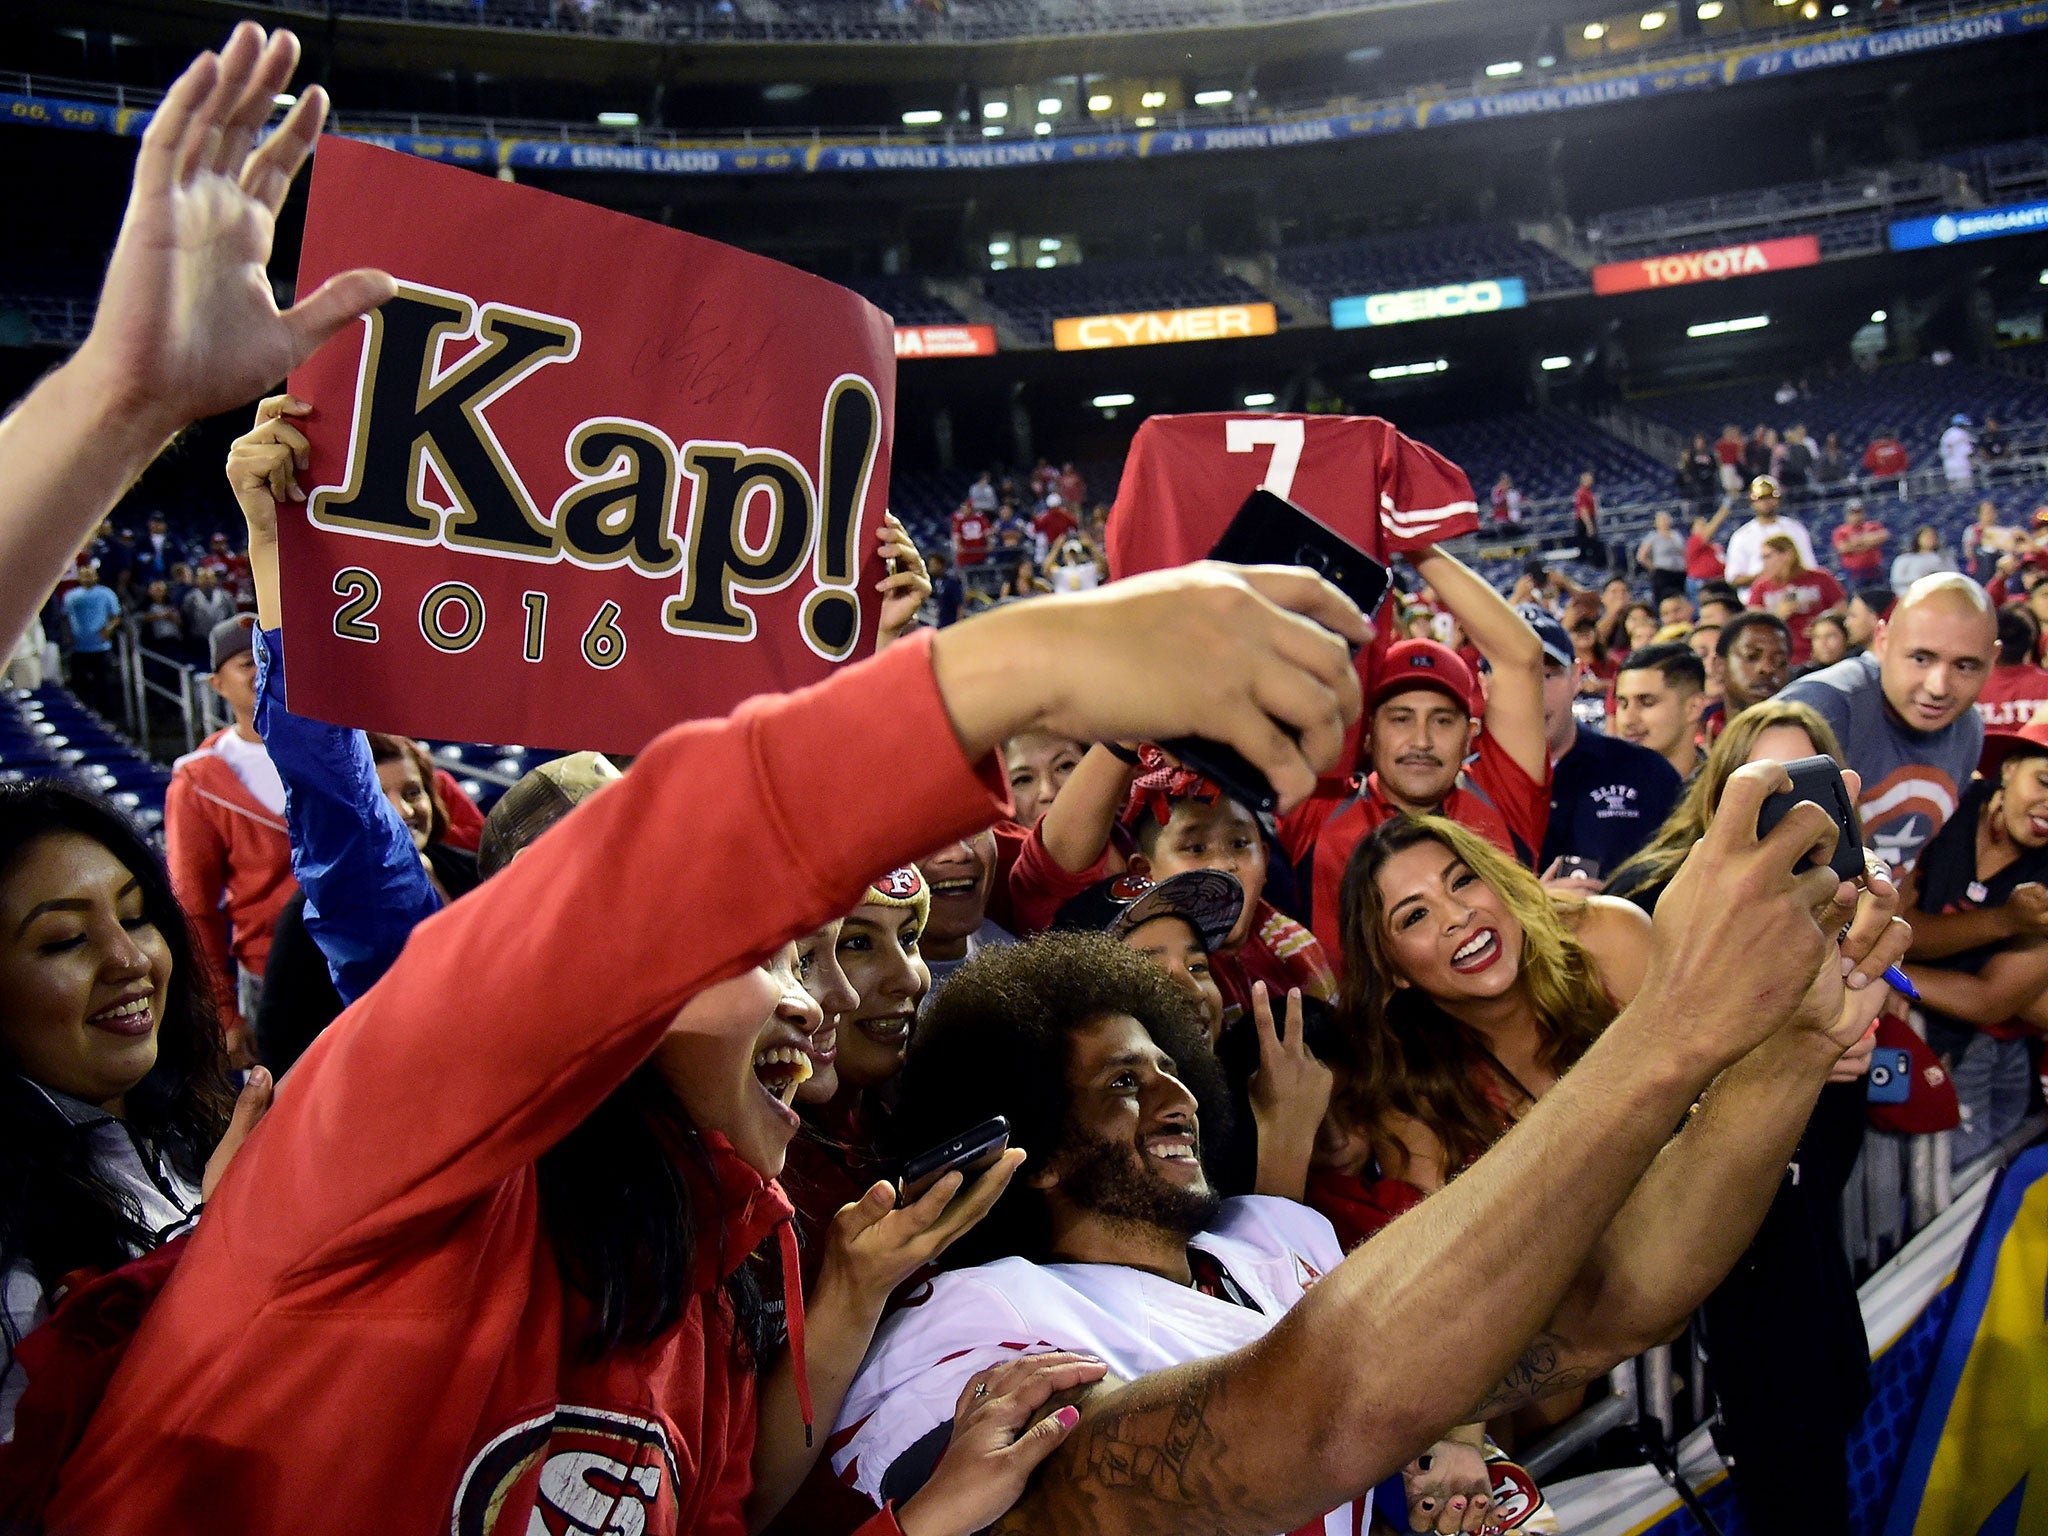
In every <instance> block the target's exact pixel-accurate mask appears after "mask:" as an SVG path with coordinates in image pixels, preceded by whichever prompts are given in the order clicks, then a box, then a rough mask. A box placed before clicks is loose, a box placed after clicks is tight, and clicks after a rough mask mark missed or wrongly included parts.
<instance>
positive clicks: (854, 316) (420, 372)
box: [281, 138, 895, 752]
mask: <svg viewBox="0 0 2048 1536" xmlns="http://www.w3.org/2000/svg"><path fill="white" fill-rule="evenodd" d="M354 266H380V267H383V268H385V269H386V270H388V271H390V272H391V273H392V274H393V275H394V276H395V277H397V279H398V280H399V291H398V295H397V297H396V298H394V299H393V300H391V302H390V303H388V304H386V305H384V306H383V308H381V309H380V310H378V311H377V312H376V313H374V314H372V315H370V316H369V317H368V318H367V319H366V320H365V321H364V322H363V323H362V324H361V325H359V326H357V327H355V328H354V329H353V330H352V331H351V332H349V333H346V334H345V335H344V337H342V338H341V339H338V340H336V341H335V342H333V343H332V344H330V345H329V346H328V347H326V348H324V349H323V350H322V351H321V352H320V353H319V355H317V356H316V357H314V358H313V359H312V360H311V361H310V362H309V363H307V364H306V366H305V367H304V368H302V369H301V370H300V371H299V372H298V373H297V374H295V375H294V376H293V379H292V391H293V393H295V394H297V395H298V396H299V397H300V398H301V399H305V400H308V401H311V402H312V403H313V405H314V406H315V408H316V409H315V413H314V415H313V416H312V417H311V418H310V419H309V421H308V423H307V435H308V436H309V437H310V438H311V440H312V443H313V458H312V464H311V468H310V471H309V472H308V473H307V474H306V475H304V476H302V477H301V478H302V482H303V484H304V486H305V488H306V491H307V501H306V505H305V508H304V515H303V517H300V516H296V515H293V514H292V512H291V511H290V510H289V509H287V511H286V514H285V516H284V519H283V527H282V530H281V534H282V538H283V541H284V543H283V551H282V555H283V567H284V570H283V575H284V611H285V638H286V652H287V656H288V659H289V665H288V668H287V688H288V692H289V698H290V702H291V705H292V707H293V708H294V709H296V710H298V711H299V712H301V713H303V714H309V715H314V716H318V717H320V718H323V719H329V720H337V721H342V722H344V723H347V724H350V725H361V726H365V727H368V728H370V729H382V730H390V731H398V732H404V733H407V734H411V735H416V736H435V737H448V738H454V739H457V740H466V741H487V742H519V743H523V744H528V745H535V746H553V747H597V748H602V749H604V750H608V751H614V752H633V751H637V750H639V749H640V748H641V747H642V746H644V745H645V744H646V742H647V740H648V739H649V738H650V737H651V736H653V735H654V734H655V733H656V732H658V731H659V730H661V729H662V728H663V727H665V726H667V725H670V724H672V723H674V722H675V721H677V720H680V719H685V718H689V717H691V716H702V715H714V714H722V713H724V712H725V711H727V710H729V709H731V708H732V707H733V706H734V705H736V704H738V703H739V702H740V701H741V700H743V699H745V698H747V697H748V696H749V695H752V694H755V693H761V692H766V691H770V690H779V689H786V688H792V687H797V686H800V685H802V684H804V683H808V682H813V681H816V680H817V679H818V678H820V677H822V676H824V675H825V673H826V672H827V671H829V670H830V669H831V668H832V667H833V666H834V665H836V664H837V663H839V662H842V661H845V660H847V659H848V658H849V657H851V656H854V655H856V654H860V653H862V652H864V651H865V650H866V649H867V648H868V647H869V646H871V645H872V643H873V640H874V632H875V612H874V609H875V606H876V605H875V603H874V601H873V599H872V595H871V589H872V586H873V583H874V582H875V581H877V580H879V579H880V577H881V574H882V573H881V569H880V566H879V563H878V561H877V560H876V558H875V557H874V555H873V553H872V551H873V549H874V545H875V532H874V530H875V527H876V525H877V524H878V523H879V522H880V521H881V516H882V509H883V504H884V499H885V497H886V493H887V487H888V477H889V442H890V435H891V431H892V416H893V409H894V377H895V357H894V340H893V332H892V327H891V324H890V321H889V319H888V317H887V316H885V315H883V314H882V313H881V312H880V311H878V310H876V309H875V308H873V307H872V306H871V305H869V304H868V303H867V302H866V301H865V300H863V299H861V298H859V297H858V296H857V295H855V294H852V293H849V292H848V291H846V290H845V289H842V288H838V287H836V286H834V285H833V284H830V283H827V282H824V281H822V280H821V279H818V278H814V277H810V276H807V275H806V274H804V273H801V272H797V271H794V270H792V269H790V268H788V267H784V266H781V265H779V264H778V263H775V262H772V261H767V260H764V259H762V258H760V257H756V256H750V255H747V254H746V253H744V252H741V251H736V250H732V249H730V248H729V247H726V246H721V245H718V244H715V243H713V242H711V241H708V240H702V239H698V238H696V237H694V236H691V235H686V234H682V233H679V232H677V231H675V230H671V229H665V228H662V227H660V226H658V225H653V224H648V223H645V222H643V221H641V220H637V219H632V218H627V217H625V216H624V215H621V214H616V213H610V212H606V211H604V210H602V209H597V208H591V207H587V206H585V205H583V204H581V203H577V202H573V201H571V200H569V199H567V198H562V197H555V196H553V195H551V194H549V193H545V192H540V191H537V190H534V189H532V188H527V187H519V186H512V185H506V184H503V183H500V182H496V181H492V180H487V179H485V178H483V177H481V176H477V175H475V174H473V173H471V172H468V171H463V170H458V169H455V168H453V167H449V166H441V165H434V164H431V163H428V162H424V161H421V160H417V159H414V158H412V157H410V156H406V155H399V154H394V153H391V152H389V151H386V150H382V149H377V148H374V147H371V146H368V145H363V144H355V143H350V142H348V141H346V140H341V139H334V138H328V139H325V140H323V141H322V142H321V145H320V149H319V153H318V156H317V157H316V161H315V168H314V174H313V188H312V197H311V202H310V205H309V207H308V210H307V218H306V236H305V246H304V255H303V257H302V261H301V266H300V273H299V282H300V288H301V291H302V292H310V291H311V289H312V288H313V287H314V286H315V285H316V284H318V283H319V282H321V281H322V280H324V279H325V278H326V277H327V276H328V275H329V274H330V273H332V272H336V271H340V270H344V269H346V268H348V267H354ZM351 338H353V339H351Z"/></svg>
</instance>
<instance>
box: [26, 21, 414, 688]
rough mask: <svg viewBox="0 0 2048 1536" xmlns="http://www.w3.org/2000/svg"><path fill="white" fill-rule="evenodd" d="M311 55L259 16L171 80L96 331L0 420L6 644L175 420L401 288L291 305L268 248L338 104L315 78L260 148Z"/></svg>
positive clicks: (339, 283) (235, 394)
mask: <svg viewBox="0 0 2048 1536" xmlns="http://www.w3.org/2000/svg"><path fill="white" fill-rule="evenodd" d="M298 58H299V44H298V39H297V38H295V37H293V36H292V34H291V33H289V32H278V33H275V34H273V35H271V36H269V37H267V38H266V36H265V35H264V32H263V29H262V28H260V27H258V26H256V25H255V24H254V23H252V22H243V23H242V24H241V25H240V26H238V27H236V28H235V30H234V33H233V34H232V35H231V36H230V37H229V39H228V42H227V46H226V47H224V48H223V49H221V51H220V53H219V54H218V55H215V54H212V53H202V54H201V55H200V56H199V57H198V58H197V59H195V60H194V61H193V63H192V65H191V67H190V68H188V69H187V70H186V71H185V73H184V74H182V75H180V76H179V77H178V79H177V82H176V83H175V84H173V85H172V87H171V89H170V90H169V91H168V92H167V93H166V94H165V96H164V99H163V101H162V102H161V103H160V104H159V105H158V107H157V109H156V112H155V114H154V115H153V116H152V118H151V119H150V124H149V128H148V130H147V131H146V132H145V133H144V134H143V136H142V145H141V148H140V150H139V152H138V153H137V155H136V158H135V185H134V188H133V190H132V191H131V192H130V194H129V199H128V212H127V215H126V217H125V218H124V219H123V220H122V224H121V235H120V239H119V240H118V241H117V242H116V244H115V246H114V256H113V260H112V262H111V263H110V264H109V265H108V268H107V281H106V286H105V287H104V288H103V289H102V290H101V292H100V302H99V310H98V313H97V316H96V318H95V319H94V321H93V327H92V333H91V334H90V335H89V336H87V337H86V339H85V343H84V345H83V346H81V347H80V348H79V349H78V351H77V353H76V354H75V355H73V357H72V358H71V360H70V361H69V362H67V363H65V364H64V365H63V366H62V367H60V368H58V369H57V370H56V371H55V372H54V373H52V374H51V375H50V376H49V377H48V378H46V379H44V380H43V382H42V383H41V384H39V385H37V386H36V388H35V389H33V390H32V391H30V393H29V394H28V396H27V398H26V399H24V400H23V401H22V402H21V404H20V405H19V406H17V407H16V408H15V410H14V411H13V412H12V413H11V414H10V415H9V416H8V417H7V419H6V420H5V422H0V650H6V651H11V650H13V648H14V644H15V642H16V641H17V640H18V639H20V637H21V632H22V630H23V629H24V628H26V627H27V624H28V621H29V619H30V617H31V616H32V615H33V614H34V613H35V611H36V608H37V607H38V606H39V605H40V604H41V603H42V601H43V599H44V598H45V597H46V596H48V594H49V591H50V588H51V587H52V586H54V585H55V584H56V581H57V579H58V577H59V576H61V575H62V574H63V572H64V569H65V565H66V563H67V562H68V561H69V560H70V559H71V557H72V555H74V554H75V553H76V552H77V550H78V547H79V545H81V544H82V543H84V542H85V539H86V536H87V535H88V534H90V533H91V532H92V530H93V528H94V527H95V526H97V525H98V523H99V521H100V520H101V519H102V518H104V517H105V516H106V515H107V513H108V512H109V511H111V510H112V509H113V506H114V503H115V502H116V501H118V500H120V498H121V497H122V496H123V495H124V494H125V493H126V492H127V490H128V487H129V486H130V485H132V484H134V482H135V479H136V477H137V476H139V475H140V474H141V473H142V471H143V470H144V469H145V468H146V467H147V466H148V464H149V462H150V460H151V459H153V458H155V457H156V456H157V454H158V452H159V451H161V449H162V448H163V446H164V444H165V443H166V442H168V441H169V440H170V438H171V436H172V434H173V433H176V432H179V431H182V430H183V429H184V428H185V427H187V426H189V425H190V424H191V423H192V422H194V421H196V420H198V419H199V418H200V417H202V416H210V415H213V414H214V413H216V412H218V411H225V410H231V409H233V408H234V407H236V406H239V405H241V404H243V403H244V402H246V401H248V400H249V399H251V398H252V397H254V396H255V395H257V394H259V393H261V392H262V391H263V390H264V389H265V388H266V387H267V386H269V385H271V384H274V383H276V382H277V381H278V380H279V379H281V378H283V377H284V376H285V375H286V374H287V373H289V372H290V371H291V370H292V369H293V368H296V367H297V366H298V365H299V364H300V363H301V362H303V361H304V360H305V359H306V358H308V357H310V356H311V355H312V354H313V351H314V349H315V348H317V347H318V346H319V345H320V344H321V343H322V342H323V341H325V340H326V339H327V338H328V337H329V336H331V335H333V334H334V333H335V332H336V331H338V330H340V329H341V327H342V326H343V325H345V324H347V323H348V322H349V321H350V320H353V319H354V318H355V317H356V316H357V315H360V314H361V313H362V312H363V311H364V310H366V309H371V308H374V307H375V306H376V305H378V304H381V303H383V302H384V300H385V299H387V298H389V297H390V296H391V292H392V284H391V279H390V277H388V276H387V275H385V274H384V273H382V272H366V271H359V272H345V273H342V274H340V275H339V276H336V277H334V278H332V279H331V280H329V281H328V282H327V283H326V284H325V285H324V286H323V287H322V288H321V289H320V290H319V292H317V293H314V294H311V295H309V296H308V297H306V298H305V299H304V300H303V301H301V302H300V303H299V304H297V305H295V306H294V307H293V308H291V309H289V310H287V311H285V312H284V313H283V314H279V313H278V309H277V304H276V302H275V301H274V300H273V298H272V297H271V291H270V282H269V279H268V278H267V277H266V276H265V274H264V270H263V268H264V265H265V264H266V263H267V262H268V261H269V260H270V243H271V234H272V229H273V225H274V223H275V220H276V217H277V211H278V209H279V207H280V206H281V205H282V204H283V202H284V198H285V193H286V192H288V191H289V190H290V189H291V184H292V178H293V177H294V176H295V175H297V174H298V170H299V167H300V166H301V165H303V164H304V163H305V159H306V156H307V155H308V154H310V153H311V152H312V149H313V145H314V142H315V141H316V140H317V139H318V138H319V136H320V126H321V124H322V123H323V122H324V121H325V120H326V117H327V93H326V92H325V91H323V90H322V89H321V88H320V87H319V86H317V85H316V86H309V87H308V88H307V89H306V91H305V93H304V94H303V95H302V96H301V97H300V98H299V101H298V104H297V105H296V106H295V107H293V108H292V110H291V112H290V114H289V115H288V116H287V117H286V118H285V120H284V122H283V123H282V124H281V125H279V127H278V130H277V131H276V132H275V133H273V134H272V135H271V136H270V137H269V138H268V139H267V140H266V141H265V142H264V143H263V145H262V147H261V148H256V147H255V143H256V136H257V134H258V133H259V132H260V131H261V129H262V127H263V125H264V124H265V123H266V122H267V121H269V118H270V114H271V111H272V101H273V99H274V97H275V96H276V94H277V93H278V92H279V91H281V90H283V89H284V87H285V83H286V82H287V81H288V80H290V79H291V75H292V70H293V69H294V68H295V67H296V65H297V63H298Z"/></svg>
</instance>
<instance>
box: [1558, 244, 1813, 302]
mask: <svg viewBox="0 0 2048 1536" xmlns="http://www.w3.org/2000/svg"><path fill="white" fill-rule="evenodd" d="M1819 261H1820V237H1819V236H1817V235H1792V236H1789V237H1787V238H1786V239H1783V240H1758V241H1756V242H1755V243H1753V244H1750V245H1723V246H1717V247H1715V248H1714V249H1713V250H1711V251H1685V252H1682V253H1680V254H1678V255H1675V256H1649V257H1645V258H1644V259H1643V260H1641V261H1617V262H1612V263H1610V264H1609V265H1607V266H1604V267H1595V268H1594V269H1593V291H1594V292H1595V293H1635V292H1637V291H1638V290H1640V289H1644V288H1676V287H1679V286H1681V285H1683V284H1685V283H1713V282H1719V281H1720V280H1721V279H1722V278H1725V277H1747V276H1749V275H1750V274H1751V273H1752V272H1782V271H1784V270H1785V269H1786V268H1788V267H1811V266H1815V265H1817V264H1818V263H1819Z"/></svg>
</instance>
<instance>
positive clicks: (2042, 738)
mask: <svg viewBox="0 0 2048 1536" xmlns="http://www.w3.org/2000/svg"><path fill="white" fill-rule="evenodd" d="M2018 752H2028V753H2039V752H2048V711H2044V712H2043V713H2042V714H2037V715H2035V716H2034V718H2033V719H2031V720H2029V721H2028V722H2027V723H2026V724H2025V725H2023V726H2021V727H2020V728H2019V729H2018V730H2016V731H1986V732H1985V733H1984V751H1983V754H1982V755H1981V756H1979V757H1978V759H1977V771H1978V772H1979V773H1981V774H1983V775H1984V777H1985V778H1987V779H1989V778H1994V777H1996V776H1997V773H1998V770H1999V769H2000V768H2001V767H2003V766H2004V764H2005V760H2006V759H2007V758H2008V757H2011V756H2013V755H2014V754H2015V753H2018Z"/></svg>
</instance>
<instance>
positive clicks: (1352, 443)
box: [1108, 413, 1479, 576]
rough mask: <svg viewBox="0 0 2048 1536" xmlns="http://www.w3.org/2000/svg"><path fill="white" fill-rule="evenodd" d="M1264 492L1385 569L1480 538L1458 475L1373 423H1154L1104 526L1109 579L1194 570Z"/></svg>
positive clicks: (1142, 436)
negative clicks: (1392, 562) (1467, 536)
mask: <svg viewBox="0 0 2048 1536" xmlns="http://www.w3.org/2000/svg"><path fill="white" fill-rule="evenodd" d="M1261 486H1263V487H1265V488H1266V489H1267V490H1269V491H1271V492H1273V493H1274V494H1275V495H1276V496H1284V497H1286V498H1287V499H1288V500H1289V501H1291V502H1293V503H1295V505H1297V506H1299V507H1302V508H1304V509H1306V510H1307V511H1309V512H1312V513H1314V514H1315V516H1316V517H1318V518H1319V519H1321V520H1322V521H1323V522H1325V523H1327V524H1328V525H1329V526H1330V527H1331V528H1333V529H1335V530H1336V531H1337V532H1338V533H1340V534H1342V535H1343V536H1344V537H1345V538H1347V539H1349V540H1350V541H1351V542H1352V543H1353V544H1355V545H1357V546H1358V547H1359V548H1360V549H1362V550H1364V551H1365V552H1366V553H1367V554H1369V555H1372V556H1374V557H1376V558H1378V559H1381V560H1386V559H1388V558H1389V557H1390V556H1392V555H1395V554H1399V553H1400V552H1402V551H1403V550H1409V549H1424V548H1427V547H1428V546H1430V545H1432V544H1440V543H1442V542H1443V541H1444V540H1445V539H1449V538H1455V537H1457V535H1459V534H1461V533H1471V532H1472V531H1473V530H1474V529H1476V528H1478V526H1479V508H1478V504H1477V503H1476V502H1475V501H1474V500H1473V497H1472V485H1471V482H1470V481H1468V480H1467V479H1466V478H1465V472H1464V471H1463V470H1461V469H1459V468H1458V466H1457V465H1455V464H1453V463H1452V462H1451V461H1450V460H1449V459H1447V458H1445V457H1444V456H1443V455H1442V454H1440V453H1438V452H1437V451H1436V450H1435V449H1433V448H1425V447H1424V446H1423V445H1422V444H1420V443H1418V442H1416V441H1414V440H1413V439H1412V438H1408V437H1404V436H1403V435H1402V434H1401V433H1400V432H1399V431H1398V430H1396V428H1395V427H1394V425H1393V424H1392V423H1391V422H1386V421H1382V420H1380V418H1379V417H1377V416H1279V415H1270V414H1261V415H1256V416H1233V415H1228V414H1223V413H1216V414H1205V415H1197V416H1154V417H1152V418H1150V419H1149V420H1147V421H1145V422H1144V423H1142V424H1141V425H1140V426H1139V428H1138V435H1137V436H1136V437H1135V438H1133V439H1132V440H1131V451H1130V455H1129V457H1128V458H1126V459H1125V461H1124V476H1123V482H1122V484H1121V485H1119V486H1118V487H1117V493H1116V506H1115V507H1114V508H1112V509H1111V511H1110V514H1109V535H1108V538H1109V571H1110V574H1111V575H1112V576H1129V575H1131V574H1132V573H1134V572H1137V571H1156V570H1160V569H1163V568H1165V567H1167V566H1173V565H1185V564H1187V563H1188V562H1189V561H1190V560H1199V559H1201V558H1202V557H1203V556H1204V555H1206V554H1208V553H1209V550H1210V547H1211V546H1213V545H1214V544H1215V542H1216V541H1217V539H1219V538H1221V537H1222V535H1223V530H1224V529H1225V528H1227V527H1229V526H1230V520H1231V518H1232V517H1234V516H1236V515H1237V509H1238V508H1239V507H1240V506H1242V505H1243V504H1244V499H1245V498H1246V497H1247V496H1249V495H1251V493H1252V492H1253V491H1255V490H1258V489H1259V488H1260V487H1261Z"/></svg>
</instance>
